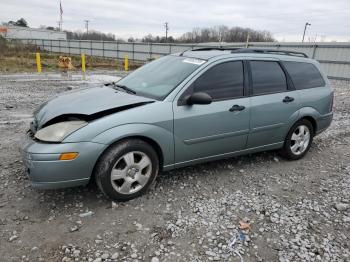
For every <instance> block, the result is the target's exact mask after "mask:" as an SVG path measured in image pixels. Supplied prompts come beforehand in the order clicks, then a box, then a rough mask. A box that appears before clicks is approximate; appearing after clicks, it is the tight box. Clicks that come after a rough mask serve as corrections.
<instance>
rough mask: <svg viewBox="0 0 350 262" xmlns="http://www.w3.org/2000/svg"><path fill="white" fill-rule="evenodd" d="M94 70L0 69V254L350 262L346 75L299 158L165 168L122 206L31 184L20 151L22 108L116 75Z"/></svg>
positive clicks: (26, 116) (77, 191)
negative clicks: (323, 124)
mask: <svg viewBox="0 0 350 262" xmlns="http://www.w3.org/2000/svg"><path fill="white" fill-rule="evenodd" d="M97 73H98V72H97ZM97 73H95V74H94V75H88V76H87V80H86V81H83V80H81V77H80V76H72V77H71V79H67V78H65V77H61V76H60V75H59V74H50V75H42V76H37V75H29V74H28V75H25V74H20V75H0V90H1V93H0V98H1V99H0V112H1V114H0V148H1V150H0V154H1V155H0V158H1V162H0V179H1V184H0V255H1V259H0V260H1V261H152V262H156V261H208V260H214V261H350V162H349V160H350V151H349V145H350V83H349V82H341V81H332V84H333V86H334V89H335V116H334V121H333V123H332V125H331V127H330V128H329V129H328V130H327V131H326V132H324V133H323V134H321V135H320V136H318V137H316V138H315V140H314V144H313V146H312V147H311V150H310V152H309V154H307V156H306V157H305V158H304V159H302V160H299V161H286V160H284V159H281V158H280V157H279V156H278V155H277V153H276V152H265V153H259V154H253V155H248V156H243V157H237V158H232V159H228V160H223V161H216V162H211V163H208V164H203V165H197V166H193V167H188V168H184V169H180V170H176V171H172V172H166V173H164V174H162V175H161V176H159V177H158V179H157V181H156V184H155V186H154V188H152V190H151V191H150V192H149V193H148V194H147V195H145V196H143V197H141V198H138V199H136V200H132V201H129V202H127V203H112V202H111V201H109V200H107V199H106V198H105V197H104V196H103V195H101V194H100V192H98V190H97V189H96V187H94V186H89V187H81V188H72V189H66V190H57V191H38V190H34V189H32V188H31V187H30V184H29V181H28V179H27V177H26V175H25V173H24V168H23V165H22V162H21V157H20V151H19V147H20V141H21V139H22V137H23V134H24V132H25V131H26V129H27V128H28V124H29V121H30V117H31V115H30V114H31V112H32V111H33V110H34V108H36V107H37V106H38V105H39V104H40V103H42V102H44V101H45V100H47V99H48V98H49V97H51V96H53V95H54V94H56V93H59V92H64V91H65V90H69V89H72V88H73V89H75V88H79V87H83V86H86V85H90V86H94V85H98V84H99V82H101V81H104V80H106V79H110V80H113V79H115V77H113V76H111V74H112V73H110V72H99V73H98V74H97ZM107 74H108V75H109V76H106V75H107Z"/></svg>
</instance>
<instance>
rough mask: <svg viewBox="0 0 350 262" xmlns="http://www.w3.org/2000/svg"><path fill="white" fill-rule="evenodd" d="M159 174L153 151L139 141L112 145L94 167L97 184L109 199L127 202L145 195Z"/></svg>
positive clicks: (127, 141)
mask: <svg viewBox="0 0 350 262" xmlns="http://www.w3.org/2000/svg"><path fill="white" fill-rule="evenodd" d="M158 171H159V160H158V156H157V153H156V152H155V150H154V149H153V148H152V146H150V145H149V144H147V143H146V142H144V141H143V140H139V139H131V140H125V141H122V142H120V143H118V144H115V145H113V146H112V147H110V148H109V149H107V151H106V152H105V153H104V154H103V155H102V157H101V158H100V160H99V161H98V163H97V166H96V168H95V177H96V183H97V185H98V187H99V188H100V190H101V191H102V192H103V193H104V194H105V195H107V196H108V197H109V198H111V199H112V200H116V201H127V200H130V199H133V198H136V197H138V196H141V195H142V194H144V193H145V192H146V191H147V189H148V188H149V186H150V185H151V184H152V182H153V181H154V180H155V178H156V176H157V174H158Z"/></svg>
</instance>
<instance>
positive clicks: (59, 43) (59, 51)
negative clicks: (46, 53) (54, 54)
mask: <svg viewBox="0 0 350 262" xmlns="http://www.w3.org/2000/svg"><path fill="white" fill-rule="evenodd" d="M58 53H60V54H61V40H58Z"/></svg>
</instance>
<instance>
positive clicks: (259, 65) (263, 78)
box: [250, 61, 287, 95]
mask: <svg viewBox="0 0 350 262" xmlns="http://www.w3.org/2000/svg"><path fill="white" fill-rule="evenodd" d="M250 68H251V71H252V80H253V95H260V94H269V93H278V92H283V91H286V90H287V79H286V76H285V74H284V72H283V70H282V68H281V66H280V65H279V63H278V62H275V61H251V62H250Z"/></svg>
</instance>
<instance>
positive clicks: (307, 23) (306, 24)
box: [301, 22, 311, 43]
mask: <svg viewBox="0 0 350 262" xmlns="http://www.w3.org/2000/svg"><path fill="white" fill-rule="evenodd" d="M308 25H309V26H310V25H311V24H310V23H309V22H306V23H305V27H304V34H303V40H301V42H302V43H304V38H305V32H306V27H307V26H308Z"/></svg>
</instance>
